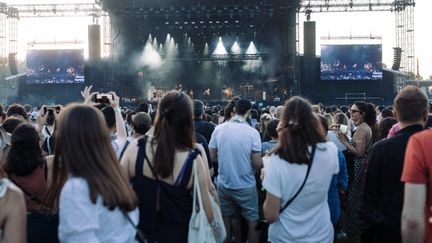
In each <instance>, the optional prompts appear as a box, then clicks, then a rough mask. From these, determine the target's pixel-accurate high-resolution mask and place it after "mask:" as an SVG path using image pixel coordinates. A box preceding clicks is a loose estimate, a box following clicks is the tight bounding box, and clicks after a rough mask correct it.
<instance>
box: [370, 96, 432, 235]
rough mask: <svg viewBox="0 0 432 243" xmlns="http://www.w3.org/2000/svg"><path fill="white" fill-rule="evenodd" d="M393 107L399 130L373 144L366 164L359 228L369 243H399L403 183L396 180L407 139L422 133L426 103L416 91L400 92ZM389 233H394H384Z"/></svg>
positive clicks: (402, 163) (401, 165)
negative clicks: (361, 221) (361, 217)
mask: <svg viewBox="0 0 432 243" xmlns="http://www.w3.org/2000/svg"><path fill="white" fill-rule="evenodd" d="M394 105H395V110H394V113H395V115H396V117H397V118H398V120H399V124H400V125H401V130H400V131H399V132H398V133H397V134H396V136H394V137H391V138H388V139H384V140H382V141H380V142H378V143H376V144H375V145H374V147H373V150H372V154H371V157H370V159H369V162H368V169H367V174H366V181H365V188H364V192H363V200H364V203H363V207H364V212H363V223H362V225H363V231H364V232H363V237H364V238H366V237H369V238H370V241H371V242H395V243H396V242H402V239H401V234H400V225H401V213H402V208H403V201H404V183H403V182H401V180H400V177H401V175H402V170H403V167H404V157H405V151H406V147H407V144H408V140H409V138H410V137H411V136H413V135H414V134H416V133H418V132H420V131H422V130H423V127H424V124H425V120H426V119H427V106H428V100H427V97H426V96H425V95H424V94H423V92H422V91H421V90H420V89H418V88H415V87H407V88H405V89H403V90H402V91H401V92H400V93H399V94H398V95H397V97H396V98H395V101H394ZM386 119H389V118H386ZM389 231H391V232H394V233H393V234H388V233H387V232H389Z"/></svg>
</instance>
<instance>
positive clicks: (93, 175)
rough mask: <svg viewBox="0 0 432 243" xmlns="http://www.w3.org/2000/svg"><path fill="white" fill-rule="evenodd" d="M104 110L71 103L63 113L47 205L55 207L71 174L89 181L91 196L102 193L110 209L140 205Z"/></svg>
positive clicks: (133, 207) (94, 199)
mask: <svg viewBox="0 0 432 243" xmlns="http://www.w3.org/2000/svg"><path fill="white" fill-rule="evenodd" d="M110 141H111V140H110V136H109V131H108V127H107V125H106V122H105V120H104V117H103V115H102V112H101V111H99V110H97V109H96V108H94V107H92V106H89V105H84V104H79V105H78V104H74V105H69V106H68V107H66V109H65V110H64V111H63V112H62V113H61V115H60V118H59V122H58V127H57V132H56V143H55V153H54V154H55V157H54V166H53V171H54V173H53V180H52V181H53V183H52V185H53V186H52V187H51V188H50V190H49V192H48V198H47V204H48V205H50V206H52V207H54V208H55V207H56V206H57V204H58V198H59V195H60V191H61V189H62V187H63V185H64V183H65V182H66V180H67V178H68V176H69V175H71V176H74V177H80V178H83V179H85V180H86V181H87V183H88V186H89V191H90V195H89V197H90V199H91V201H92V202H93V203H96V199H97V197H98V196H101V197H102V199H103V202H104V205H105V206H106V207H108V208H109V209H110V210H113V209H114V208H117V207H118V208H120V209H122V210H124V211H126V212H129V211H132V210H134V209H135V208H136V206H137V199H136V196H135V193H134V192H133V190H132V189H131V188H130V186H129V184H128V181H127V177H126V173H125V172H124V170H123V169H122V168H121V166H120V163H119V162H118V161H117V159H116V156H115V153H114V151H113V148H112V146H111V142H110Z"/></svg>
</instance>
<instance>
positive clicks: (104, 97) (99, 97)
mask: <svg viewBox="0 0 432 243" xmlns="http://www.w3.org/2000/svg"><path fill="white" fill-rule="evenodd" d="M109 97H111V100H114V95H113V94H96V103H101V104H109V103H110V100H109Z"/></svg>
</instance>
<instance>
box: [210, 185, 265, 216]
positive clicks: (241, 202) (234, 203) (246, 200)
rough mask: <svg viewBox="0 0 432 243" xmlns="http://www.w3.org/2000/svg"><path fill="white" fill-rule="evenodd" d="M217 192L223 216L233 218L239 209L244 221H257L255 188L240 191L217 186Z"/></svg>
mask: <svg viewBox="0 0 432 243" xmlns="http://www.w3.org/2000/svg"><path fill="white" fill-rule="evenodd" d="M217 191H218V195H219V200H220V204H221V211H222V215H223V216H225V217H234V216H236V211H238V209H240V212H241V214H242V215H243V217H244V218H245V219H246V221H248V222H255V221H258V219H259V212H258V192H257V189H256V187H255V186H253V187H250V188H242V189H228V188H225V187H223V186H221V185H219V186H218V188H217Z"/></svg>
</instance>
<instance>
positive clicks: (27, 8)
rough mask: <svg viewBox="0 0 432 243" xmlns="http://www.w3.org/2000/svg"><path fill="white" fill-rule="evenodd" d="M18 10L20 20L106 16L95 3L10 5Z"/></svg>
mask: <svg viewBox="0 0 432 243" xmlns="http://www.w3.org/2000/svg"><path fill="white" fill-rule="evenodd" d="M8 6H10V7H14V8H16V9H18V12H19V17H20V18H32V17H86V16H90V15H93V14H98V15H103V14H105V13H104V11H103V10H102V8H101V7H100V5H98V4H94V3H76V4H73V3H72V4H16V5H8Z"/></svg>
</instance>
